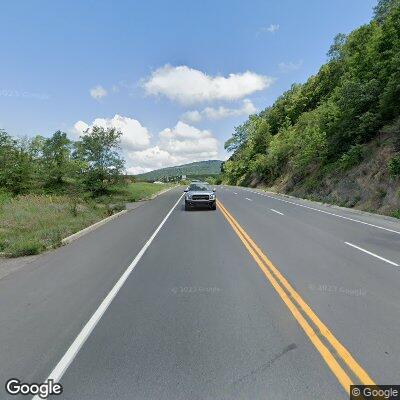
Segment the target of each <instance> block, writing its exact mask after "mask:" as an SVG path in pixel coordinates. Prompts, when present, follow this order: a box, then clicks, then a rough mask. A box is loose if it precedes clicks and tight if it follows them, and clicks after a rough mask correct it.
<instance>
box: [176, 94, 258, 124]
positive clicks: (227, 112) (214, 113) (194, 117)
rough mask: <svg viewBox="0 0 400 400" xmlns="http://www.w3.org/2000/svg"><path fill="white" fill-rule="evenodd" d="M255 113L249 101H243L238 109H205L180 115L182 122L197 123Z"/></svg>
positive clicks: (221, 107) (220, 107)
mask: <svg viewBox="0 0 400 400" xmlns="http://www.w3.org/2000/svg"><path fill="white" fill-rule="evenodd" d="M256 111H257V109H256V108H255V106H254V104H253V103H252V101H251V100H249V99H244V100H243V104H242V106H241V107H240V108H227V107H223V106H219V107H218V108H214V107H206V108H204V109H203V110H202V111H198V110H193V111H187V112H185V113H184V114H183V115H182V119H183V120H184V121H189V122H199V121H201V120H202V119H203V118H205V119H210V120H216V119H222V118H227V117H238V116H241V115H250V114H254V113H255V112H256Z"/></svg>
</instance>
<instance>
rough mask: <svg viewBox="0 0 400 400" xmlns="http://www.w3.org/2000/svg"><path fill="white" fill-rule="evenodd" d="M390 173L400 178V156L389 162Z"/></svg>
mask: <svg viewBox="0 0 400 400" xmlns="http://www.w3.org/2000/svg"><path fill="white" fill-rule="evenodd" d="M388 169H389V173H390V175H392V176H400V156H395V157H393V158H392V159H391V160H389V162H388Z"/></svg>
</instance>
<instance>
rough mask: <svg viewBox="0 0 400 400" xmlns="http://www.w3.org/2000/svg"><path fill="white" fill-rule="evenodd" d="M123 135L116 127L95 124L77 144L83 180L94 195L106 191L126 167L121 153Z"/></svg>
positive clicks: (77, 154)
mask: <svg viewBox="0 0 400 400" xmlns="http://www.w3.org/2000/svg"><path fill="white" fill-rule="evenodd" d="M121 135H122V133H121V132H120V131H117V130H116V129H115V128H108V129H104V128H102V127H98V126H94V127H93V129H92V130H90V131H87V132H86V134H85V135H83V137H82V140H81V142H79V143H78V144H77V147H76V159H77V160H78V161H80V162H81V163H82V164H81V165H82V171H81V174H82V182H83V184H84V186H85V188H86V189H87V190H89V191H91V192H92V193H93V195H94V196H98V195H101V194H104V193H106V192H107V189H108V187H109V186H110V185H112V184H115V183H117V182H118V180H119V179H120V177H121V173H122V170H123V167H124V160H123V159H122V157H121V155H120V153H119V150H120V147H119V143H120V138H121Z"/></svg>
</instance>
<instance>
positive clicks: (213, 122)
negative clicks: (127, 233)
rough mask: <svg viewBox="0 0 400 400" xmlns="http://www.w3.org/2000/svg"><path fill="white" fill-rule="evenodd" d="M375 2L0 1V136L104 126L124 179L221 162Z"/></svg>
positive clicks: (362, 19)
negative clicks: (246, 126)
mask: <svg viewBox="0 0 400 400" xmlns="http://www.w3.org/2000/svg"><path fill="white" fill-rule="evenodd" d="M375 3H376V1H375V0H332V1H323V0H318V1H317V0H307V1H298V0H279V1H278V0H274V1H272V0H270V1H267V0H262V1H261V0H260V1H252V0H249V1H222V0H221V1H218V0H213V1H208V0H202V1H196V2H195V1H190V2H188V1H172V0H171V1H153V0H147V1H130V2H128V1H118V2H116V1H114V2H112V1H40V2H30V1H21V2H16V1H9V2H8V3H7V2H2V5H1V10H0V12H1V16H2V17H1V24H0V37H1V42H0V43H1V48H2V57H1V62H0V128H3V129H5V130H6V131H8V132H9V133H10V134H12V135H28V136H31V135H34V134H42V135H43V136H49V135H51V134H52V133H53V132H54V131H56V130H57V129H61V130H64V131H66V132H68V133H69V134H70V136H71V137H72V138H74V137H75V138H76V137H78V136H79V134H80V132H81V130H83V129H84V128H87V127H89V129H90V126H92V124H93V123H96V124H100V125H104V126H116V127H118V128H119V129H121V130H122V131H123V133H124V140H123V143H122V145H123V150H124V154H125V157H126V160H127V167H128V168H129V170H130V171H131V172H134V173H135V172H141V171H146V170H150V169H153V168H158V167H163V166H167V165H172V164H179V163H184V162H187V161H192V160H195V159H196V160H201V159H209V158H223V157H226V153H225V152H224V150H223V143H224V141H225V140H226V139H227V138H228V137H230V135H231V134H232V132H233V128H234V126H236V125H238V124H240V123H241V122H243V121H244V120H245V119H246V118H247V115H248V113H249V112H254V110H258V111H259V110H261V109H263V108H265V107H266V106H267V105H270V104H272V103H273V101H274V100H275V99H276V98H277V96H279V95H280V94H281V93H282V92H283V91H284V90H287V89H288V88H289V87H290V85H291V84H292V83H294V82H304V81H305V80H306V79H307V78H308V77H309V76H310V75H311V74H313V73H315V72H317V71H318V68H319V67H320V65H321V64H322V63H324V62H325V61H326V52H327V50H328V49H329V46H330V44H331V43H332V40H333V37H334V36H335V35H336V34H337V33H339V32H343V33H348V32H350V31H351V30H353V29H354V28H356V27H358V26H360V25H361V24H364V23H367V22H368V21H369V20H370V18H371V16H372V8H373V6H374V5H375ZM189 111H190V113H188V112H189ZM116 115H117V117H115V116H116ZM78 121H80V122H78Z"/></svg>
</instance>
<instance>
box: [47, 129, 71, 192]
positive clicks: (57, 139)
mask: <svg viewBox="0 0 400 400" xmlns="http://www.w3.org/2000/svg"><path fill="white" fill-rule="evenodd" d="M42 153H43V164H44V171H45V174H46V180H47V184H48V185H50V186H51V185H61V184H62V183H63V180H64V178H65V177H66V176H67V175H68V173H69V172H70V169H71V163H70V158H71V141H70V140H69V139H68V138H67V134H66V133H64V132H61V131H57V132H55V133H54V134H53V136H52V137H51V138H49V139H46V140H45V141H44V143H43V145H42Z"/></svg>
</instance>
